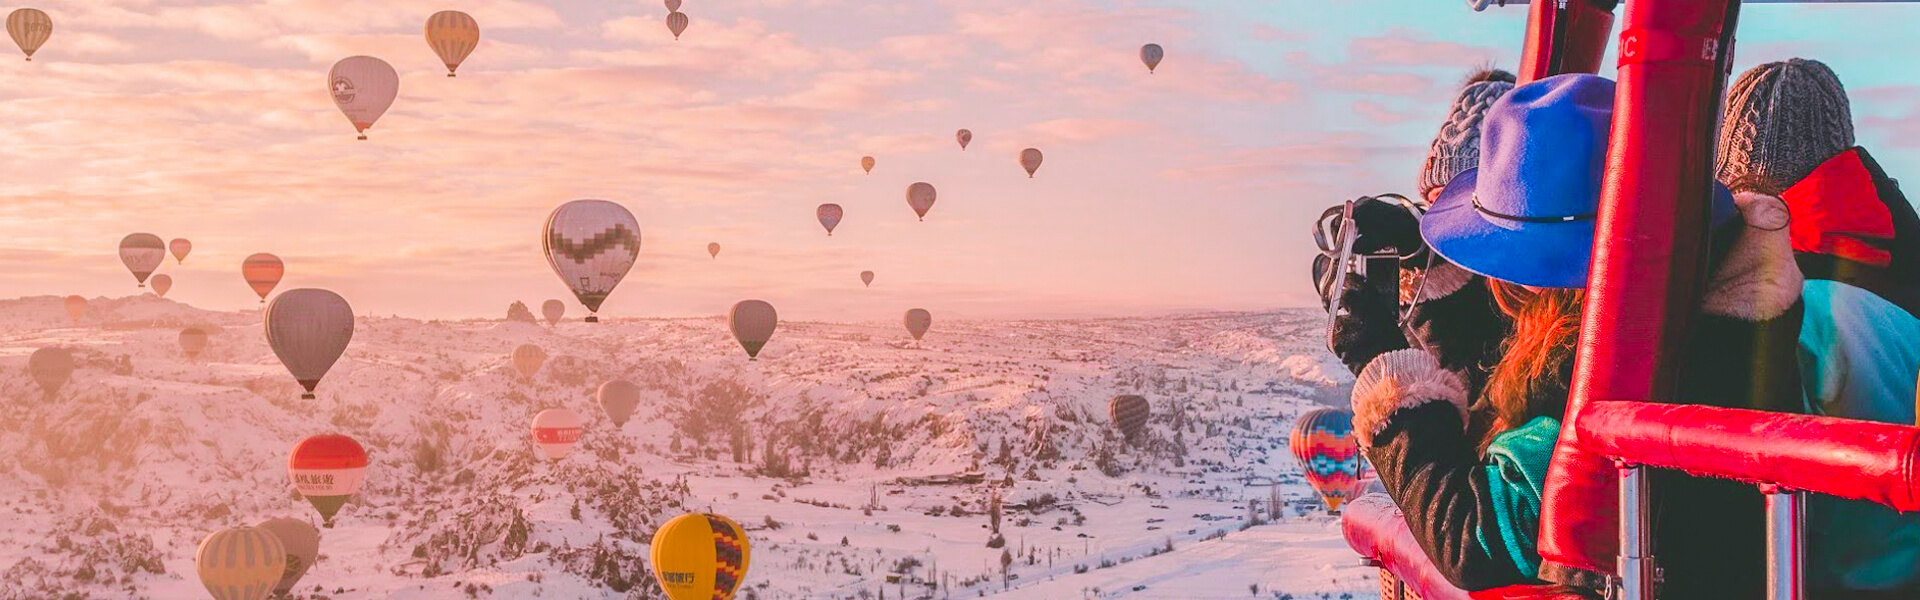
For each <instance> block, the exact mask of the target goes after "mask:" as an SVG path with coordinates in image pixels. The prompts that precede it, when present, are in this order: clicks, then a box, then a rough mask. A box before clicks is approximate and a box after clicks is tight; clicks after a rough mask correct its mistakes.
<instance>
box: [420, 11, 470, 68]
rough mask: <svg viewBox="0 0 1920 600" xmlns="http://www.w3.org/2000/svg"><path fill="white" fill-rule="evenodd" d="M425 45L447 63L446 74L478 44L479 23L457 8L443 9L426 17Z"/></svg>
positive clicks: (441, 60) (458, 66) (457, 65)
mask: <svg viewBox="0 0 1920 600" xmlns="http://www.w3.org/2000/svg"><path fill="white" fill-rule="evenodd" d="M427 45H428V46H431V47H433V53H434V54H438V55H440V62H442V63H445V64H446V65H447V76H448V77H452V76H453V71H454V70H455V69H458V68H460V62H461V61H464V60H466V59H467V55H469V54H473V48H474V47H475V46H478V45H480V24H479V23H476V22H474V20H473V16H472V15H468V14H467V13H463V12H460V11H457V10H443V11H440V12H437V13H433V16H431V17H427Z"/></svg>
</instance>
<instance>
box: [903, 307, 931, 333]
mask: <svg viewBox="0 0 1920 600" xmlns="http://www.w3.org/2000/svg"><path fill="white" fill-rule="evenodd" d="M906 322H907V333H911V334H913V339H914V341H919V340H920V336H924V335H926V334H927V328H929V327H933V313H930V312H927V309H924V308H915V309H912V310H908V311H907V318H906Z"/></svg>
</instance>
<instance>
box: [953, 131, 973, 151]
mask: <svg viewBox="0 0 1920 600" xmlns="http://www.w3.org/2000/svg"><path fill="white" fill-rule="evenodd" d="M953 139H956V140H959V141H960V149H961V150H966V149H967V144H971V143H973V131H971V130H966V129H962V130H960V131H959V132H956V133H954V134H953Z"/></svg>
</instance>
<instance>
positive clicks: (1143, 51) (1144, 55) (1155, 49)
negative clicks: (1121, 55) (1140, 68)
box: [1140, 44, 1167, 75]
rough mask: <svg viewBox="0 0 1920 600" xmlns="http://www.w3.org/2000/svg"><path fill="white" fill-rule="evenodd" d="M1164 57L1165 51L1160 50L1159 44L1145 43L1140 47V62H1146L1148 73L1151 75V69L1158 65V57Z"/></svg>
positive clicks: (1165, 55)
mask: <svg viewBox="0 0 1920 600" xmlns="http://www.w3.org/2000/svg"><path fill="white" fill-rule="evenodd" d="M1166 57H1167V51H1166V50H1162V49H1161V48H1160V45H1159V44H1147V45H1145V46H1141V47H1140V62H1143V63H1147V74H1148V75H1152V74H1153V70H1154V69H1155V68H1158V67H1159V66H1160V59H1162V58H1166Z"/></svg>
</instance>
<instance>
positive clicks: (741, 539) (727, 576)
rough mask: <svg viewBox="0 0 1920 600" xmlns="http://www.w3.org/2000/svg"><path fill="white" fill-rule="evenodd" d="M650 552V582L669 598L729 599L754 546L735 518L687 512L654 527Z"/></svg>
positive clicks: (674, 599)
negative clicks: (657, 583) (658, 526)
mask: <svg viewBox="0 0 1920 600" xmlns="http://www.w3.org/2000/svg"><path fill="white" fill-rule="evenodd" d="M652 554H653V560H652V561H651V562H652V563H653V565H652V566H653V577H654V580H655V581H658V582H659V583H660V589H662V590H665V591H666V592H667V598H669V599H670V600H732V598H733V595H734V593H735V592H738V591H739V590H740V584H741V583H743V582H744V581H745V580H746V576H747V566H748V565H749V564H751V562H752V556H753V548H752V544H751V543H749V542H748V541H747V534H746V530H744V529H741V528H740V524H739V523H735V522H734V521H733V519H729V518H726V517H723V516H720V515H716V514H710V513H688V514H684V515H680V516H678V517H674V518H673V520H671V521H667V522H666V524H664V525H661V526H660V529H658V530H656V531H654V533H653V553H652Z"/></svg>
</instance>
